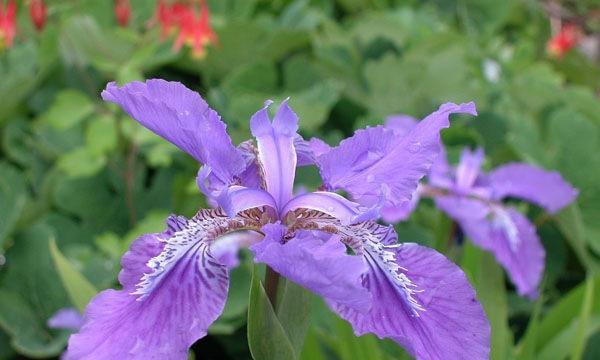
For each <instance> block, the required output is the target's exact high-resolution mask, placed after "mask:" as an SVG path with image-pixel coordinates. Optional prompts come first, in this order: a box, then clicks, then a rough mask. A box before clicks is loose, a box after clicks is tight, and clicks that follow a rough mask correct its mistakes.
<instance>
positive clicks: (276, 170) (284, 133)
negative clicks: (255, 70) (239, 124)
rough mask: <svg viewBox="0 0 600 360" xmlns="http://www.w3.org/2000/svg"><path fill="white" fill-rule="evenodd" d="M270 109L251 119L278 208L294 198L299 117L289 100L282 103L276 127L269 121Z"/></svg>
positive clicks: (266, 180) (260, 155) (251, 126)
mask: <svg viewBox="0 0 600 360" xmlns="http://www.w3.org/2000/svg"><path fill="white" fill-rule="evenodd" d="M269 105H270V102H268V103H267V105H266V106H265V107H264V108H263V109H261V110H259V111H258V112H256V113H255V114H254V115H253V116H252V118H251V119H250V129H251V131H252V135H253V136H254V137H255V138H256V141H257V144H258V158H259V162H260V166H261V169H262V171H263V175H264V180H265V183H266V187H267V191H268V192H269V193H271V195H272V196H273V198H274V199H275V202H276V203H277V205H278V206H283V205H284V204H285V203H286V202H287V201H288V200H289V199H290V198H291V197H292V190H293V186H294V177H295V175H296V162H297V158H296V150H295V148H294V139H295V138H296V131H298V117H297V116H296V114H295V113H294V112H293V111H292V109H291V108H290V107H289V105H288V102H287V100H285V101H284V102H282V103H281V105H280V106H279V109H278V110H277V114H276V115H275V118H274V119H273V123H271V121H270V120H269V115H268V112H267V110H268V106H269Z"/></svg>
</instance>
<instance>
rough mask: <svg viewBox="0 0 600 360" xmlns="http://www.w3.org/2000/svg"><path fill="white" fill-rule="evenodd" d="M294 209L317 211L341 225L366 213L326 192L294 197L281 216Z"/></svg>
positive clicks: (340, 197) (347, 201)
mask: <svg viewBox="0 0 600 360" xmlns="http://www.w3.org/2000/svg"><path fill="white" fill-rule="evenodd" d="M296 209H310V210H317V211H320V212H322V213H325V214H328V215H331V216H333V217H335V218H337V219H338V220H340V221H341V222H342V223H343V224H351V223H352V222H354V221H355V220H356V219H357V217H358V216H359V215H360V214H361V213H362V212H364V211H366V209H365V208H363V207H361V206H360V205H359V204H357V203H355V202H352V201H350V200H348V199H346V198H345V197H343V196H341V195H338V194H336V193H332V192H328V191H315V192H312V193H306V194H302V195H298V196H296V197H294V198H293V199H292V200H290V201H288V203H287V204H286V205H285V206H284V207H283V209H282V211H281V215H282V216H285V214H287V213H288V212H290V211H294V210H296Z"/></svg>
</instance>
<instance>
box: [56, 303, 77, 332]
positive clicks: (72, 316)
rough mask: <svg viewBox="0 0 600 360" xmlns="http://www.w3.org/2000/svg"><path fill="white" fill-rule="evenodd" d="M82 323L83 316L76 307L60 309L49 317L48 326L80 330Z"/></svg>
mask: <svg viewBox="0 0 600 360" xmlns="http://www.w3.org/2000/svg"><path fill="white" fill-rule="evenodd" d="M82 325H83V316H82V315H81V313H80V312H79V311H77V309H75V308H65V309H60V310H58V311H57V312H56V313H55V314H54V315H52V317H51V318H50V319H48V327H49V328H52V329H69V330H79V328H81V326H82Z"/></svg>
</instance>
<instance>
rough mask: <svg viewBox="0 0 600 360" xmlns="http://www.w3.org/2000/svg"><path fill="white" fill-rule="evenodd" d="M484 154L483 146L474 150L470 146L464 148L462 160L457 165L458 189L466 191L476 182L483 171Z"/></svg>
mask: <svg viewBox="0 0 600 360" xmlns="http://www.w3.org/2000/svg"><path fill="white" fill-rule="evenodd" d="M484 156H485V155H484V153H483V149H482V148H477V150H475V151H473V152H472V151H471V150H470V149H469V148H465V149H463V152H462V154H461V155H460V162H459V163H458V166H457V167H456V187H457V189H458V190H460V191H463V192H465V193H466V192H467V191H468V190H469V189H471V187H472V186H473V185H474V184H475V180H477V177H478V176H479V174H480V171H481V165H482V164H483V160H484Z"/></svg>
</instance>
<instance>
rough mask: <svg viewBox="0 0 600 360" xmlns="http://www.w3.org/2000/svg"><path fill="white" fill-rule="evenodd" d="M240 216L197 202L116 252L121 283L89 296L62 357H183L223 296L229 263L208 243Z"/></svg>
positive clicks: (221, 304)
mask: <svg viewBox="0 0 600 360" xmlns="http://www.w3.org/2000/svg"><path fill="white" fill-rule="evenodd" d="M245 220H246V219H244V218H240V217H238V218H235V219H230V218H228V217H226V216H225V214H223V213H222V212H220V211H218V210H201V211H200V212H199V213H198V214H197V215H196V216H195V217H194V218H192V219H191V220H187V219H186V218H184V217H175V216H172V217H170V218H169V220H168V222H167V224H168V229H167V231H165V232H163V233H160V234H149V235H143V236H141V237H140V238H138V239H137V240H136V241H135V242H134V243H133V244H132V245H131V247H130V249H129V251H128V252H127V253H126V254H125V255H124V256H123V259H122V260H121V264H122V266H123V270H122V271H121V273H120V274H119V281H120V282H121V284H122V285H123V290H119V291H116V290H106V291H103V292H101V293H100V294H98V295H97V296H96V297H95V298H94V299H93V300H92V301H91V302H90V304H89V305H88V307H87V309H86V313H85V324H84V325H83V327H82V328H81V330H80V332H79V333H78V334H74V335H72V336H71V338H70V340H69V347H68V350H67V355H66V358H67V359H119V358H128V359H139V360H142V359H187V352H188V348H189V347H190V346H191V345H192V344H193V343H194V342H195V341H196V340H198V339H199V338H201V337H203V336H205V335H206V331H207V329H208V327H209V326H210V324H211V323H212V322H213V321H214V320H215V319H216V318H217V317H218V316H219V315H220V313H221V312H222V310H223V307H224V305H225V300H226V297H227V287H228V282H229V280H228V271H227V268H226V266H225V265H223V264H221V263H220V262H218V261H217V260H216V259H215V258H214V257H213V255H212V254H211V252H210V250H209V244H210V242H211V241H213V240H214V239H215V238H216V237H218V236H220V235H223V234H224V233H226V232H227V231H230V230H234V229H236V228H237V227H239V226H242V225H244V223H245Z"/></svg>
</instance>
